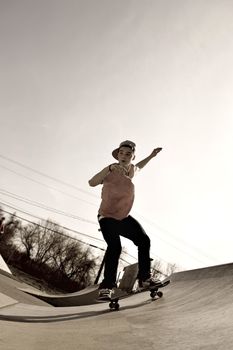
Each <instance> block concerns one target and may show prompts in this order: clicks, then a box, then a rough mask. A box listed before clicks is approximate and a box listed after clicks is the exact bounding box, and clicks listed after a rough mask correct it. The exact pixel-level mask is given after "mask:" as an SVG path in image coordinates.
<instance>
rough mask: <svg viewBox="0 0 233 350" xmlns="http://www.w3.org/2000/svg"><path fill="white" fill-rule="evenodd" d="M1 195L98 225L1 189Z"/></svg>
mask: <svg viewBox="0 0 233 350" xmlns="http://www.w3.org/2000/svg"><path fill="white" fill-rule="evenodd" d="M0 193H1V194H2V195H4V196H7V197H11V198H14V199H16V200H18V201H21V202H24V203H27V204H30V205H33V206H35V207H38V208H42V209H45V210H47V211H51V212H53V213H55V214H60V215H63V216H67V217H70V218H72V219H76V220H80V221H84V222H87V223H89V224H92V225H97V223H96V222H95V221H92V220H88V219H85V218H82V217H80V216H77V215H74V214H69V213H66V212H64V211H61V210H59V209H54V208H51V207H48V206H46V205H45V204H41V203H38V202H36V201H33V200H31V199H28V198H24V197H22V196H19V195H16V194H14V193H12V192H9V191H6V190H4V189H1V188H0Z"/></svg>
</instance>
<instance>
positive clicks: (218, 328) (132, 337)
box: [0, 264, 233, 350]
mask: <svg viewBox="0 0 233 350" xmlns="http://www.w3.org/2000/svg"><path fill="white" fill-rule="evenodd" d="M7 279H9V280H10V281H9V280H7ZM23 288H26V287H25V286H22V285H20V283H18V282H17V281H15V280H12V278H10V277H7V276H1V275H0V293H1V294H0V327H1V337H0V348H1V349H3V350H10V349H19V350H21V349H24V350H25V349H26V350H27V349H28V350H29V349H33V350H39V349H54V350H55V349H56V350H57V349H58V350H60V349H64V348H69V349H71V350H73V349H85V350H86V349H88V350H89V349H101V350H105V349H108V350H109V348H114V349H119V350H120V349H124V350H125V349H127V350H128V349H129V350H132V349H136V350H137V349H146V350H147V349H150V350H151V349H162V350H165V349H166V350H171V349H172V350H189V349H190V350H194V349H195V350H202V349H203V350H210V349H211V350H213V349H214V350H222V349H223V350H231V349H232V348H233V345H232V344H233V332H232V325H233V302H232V300H233V264H224V265H218V266H211V267H206V268H201V269H196V270H190V271H183V272H179V273H174V274H173V275H172V276H171V284H170V285H168V286H167V287H165V288H164V289H163V292H164V296H163V297H162V298H161V299H158V300H155V301H152V300H151V298H150V296H149V293H148V292H144V293H138V294H135V295H132V296H130V297H128V298H126V299H122V300H121V301H120V304H121V308H120V311H115V312H113V311H112V312H111V311H110V310H109V308H108V303H103V304H102V303H101V304H88V305H87V304H86V305H81V306H69V307H67V306H65V307H53V306H51V305H49V304H48V303H46V302H45V301H44V300H41V299H38V298H36V297H35V296H33V295H30V294H28V293H25V292H23V291H22V289H23ZM90 290H91V288H89V291H88V290H87V293H90ZM83 293H84V294H85V291H83ZM72 294H74V293H72ZM80 295H81V294H80ZM70 297H72V296H71V295H70ZM74 297H76V298H77V295H76V296H74Z"/></svg>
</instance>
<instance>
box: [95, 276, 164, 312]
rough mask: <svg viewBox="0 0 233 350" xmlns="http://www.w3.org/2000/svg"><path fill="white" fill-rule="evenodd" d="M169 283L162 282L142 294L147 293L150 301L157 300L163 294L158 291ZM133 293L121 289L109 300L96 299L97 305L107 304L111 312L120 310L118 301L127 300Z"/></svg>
mask: <svg viewBox="0 0 233 350" xmlns="http://www.w3.org/2000/svg"><path fill="white" fill-rule="evenodd" d="M169 283H170V280H166V281H164V282H161V284H159V285H157V286H156V287H154V288H151V289H148V290H144V292H149V293H150V296H151V298H152V300H155V299H157V298H156V297H158V298H162V296H163V292H161V291H160V290H159V289H160V288H164V287H166V286H167V285H168V284H169ZM132 294H133V293H127V292H125V291H123V290H121V289H116V290H115V293H114V295H113V296H112V297H111V298H105V299H97V300H96V301H97V302H98V303H105V302H109V308H110V310H111V311H118V310H119V309H120V304H119V300H120V299H123V298H127V297H129V296H130V295H132Z"/></svg>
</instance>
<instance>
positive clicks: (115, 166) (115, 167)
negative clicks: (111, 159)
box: [111, 163, 126, 174]
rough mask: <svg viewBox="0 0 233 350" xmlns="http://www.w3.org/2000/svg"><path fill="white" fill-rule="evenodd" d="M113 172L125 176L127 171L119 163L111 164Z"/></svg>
mask: <svg viewBox="0 0 233 350" xmlns="http://www.w3.org/2000/svg"><path fill="white" fill-rule="evenodd" d="M111 171H116V172H117V173H119V174H125V172H126V170H125V169H124V168H123V167H122V166H121V165H120V164H117V163H114V164H111Z"/></svg>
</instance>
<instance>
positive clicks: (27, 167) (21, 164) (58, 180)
mask: <svg viewBox="0 0 233 350" xmlns="http://www.w3.org/2000/svg"><path fill="white" fill-rule="evenodd" d="M0 158H2V159H5V160H7V161H8V162H11V163H14V164H17V165H19V166H21V167H23V168H25V169H28V170H30V171H32V172H34V173H36V174H39V175H40V176H44V177H46V178H48V179H50V180H53V181H55V182H58V183H60V184H62V185H65V186H67V187H70V188H73V189H75V190H77V191H79V192H82V193H85V194H87V195H89V196H91V197H95V198H99V197H98V196H96V195H94V194H93V193H90V192H88V191H85V190H83V189H82V188H80V187H77V186H74V185H72V184H70V183H68V182H65V181H63V180H60V179H57V178H56V177H54V176H51V175H47V174H45V173H43V172H41V171H38V170H36V169H33V168H31V167H29V166H27V165H25V164H23V163H20V162H18V161H16V160H13V159H11V158H8V157H6V156H4V155H2V154H0Z"/></svg>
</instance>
